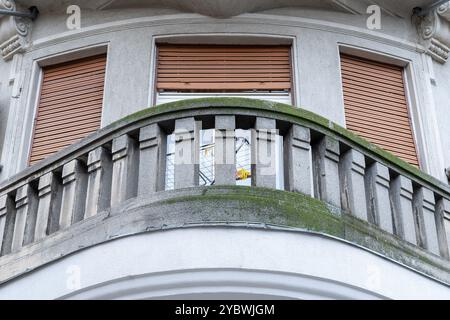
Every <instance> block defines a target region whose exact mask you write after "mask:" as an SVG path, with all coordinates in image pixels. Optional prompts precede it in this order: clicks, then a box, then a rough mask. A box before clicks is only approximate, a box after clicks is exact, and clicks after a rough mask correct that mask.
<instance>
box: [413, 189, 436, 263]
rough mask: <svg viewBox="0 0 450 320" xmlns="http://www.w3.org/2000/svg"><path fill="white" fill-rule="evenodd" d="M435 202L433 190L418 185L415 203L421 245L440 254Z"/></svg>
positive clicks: (417, 230)
mask: <svg viewBox="0 0 450 320" xmlns="http://www.w3.org/2000/svg"><path fill="white" fill-rule="evenodd" d="M434 202H435V200H434V193H433V192H432V191H431V190H429V189H427V188H425V187H418V188H417V190H416V191H415V192H414V200H413V204H414V210H415V215H416V221H417V223H416V227H417V229H416V233H417V234H418V235H419V245H421V246H422V247H423V248H425V249H427V250H429V251H431V252H432V253H434V254H439V244H438V237H437V229H436V219H435V217H434V215H435V203H434Z"/></svg>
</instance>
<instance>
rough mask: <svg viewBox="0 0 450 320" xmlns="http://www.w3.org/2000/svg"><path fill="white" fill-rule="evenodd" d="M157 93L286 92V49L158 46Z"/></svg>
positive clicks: (288, 72)
mask: <svg viewBox="0 0 450 320" xmlns="http://www.w3.org/2000/svg"><path fill="white" fill-rule="evenodd" d="M156 88H157V90H158V91H179V92H189V91H193V92H195V91H197V92H198V91H252V90H262V91H270V90H273V91H289V90H290V89H291V58H290V47H288V46H244V45H239V46H238V45H236V46H221V45H159V46H158V57H157V81H156Z"/></svg>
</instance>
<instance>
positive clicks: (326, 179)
mask: <svg viewBox="0 0 450 320" xmlns="http://www.w3.org/2000/svg"><path fill="white" fill-rule="evenodd" d="M339 155H340V147H339V142H338V141H337V140H336V139H334V138H332V137H328V136H325V137H323V138H322V139H321V140H320V141H319V142H318V143H317V144H315V145H314V148H313V168H314V170H313V171H314V194H315V196H316V197H317V198H319V199H321V200H323V201H325V202H328V203H329V204H332V205H334V206H336V207H340V206H341V196H340V184H339Z"/></svg>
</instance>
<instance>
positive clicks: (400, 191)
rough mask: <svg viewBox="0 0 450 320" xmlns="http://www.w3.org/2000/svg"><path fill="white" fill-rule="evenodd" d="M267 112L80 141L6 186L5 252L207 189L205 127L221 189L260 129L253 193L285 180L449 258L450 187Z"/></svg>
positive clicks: (135, 125) (122, 130) (180, 119)
mask: <svg viewBox="0 0 450 320" xmlns="http://www.w3.org/2000/svg"><path fill="white" fill-rule="evenodd" d="M271 108H272V107H271ZM238 110H241V109H238ZM268 110H269V111H270V112H273V118H271V117H269V114H268V112H269V111H267V112H266V113H265V114H260V113H259V112H258V111H257V110H254V111H249V110H247V109H242V110H241V113H239V112H236V114H230V113H226V112H222V111H220V110H208V111H204V114H203V115H200V116H195V118H194V115H195V114H196V113H195V110H194V111H189V110H188V111H186V110H181V111H180V112H183V113H182V114H181V115H180V116H177V115H176V113H175V114H173V115H171V114H168V115H165V114H164V113H161V118H158V119H159V120H154V118H152V116H149V117H147V118H143V119H141V120H140V122H137V120H136V121H131V122H129V123H128V124H127V125H129V129H128V127H127V126H123V127H120V126H119V127H117V128H115V129H114V130H112V131H111V132H108V131H106V133H99V137H97V138H96V140H91V141H90V142H89V143H85V144H83V143H84V142H81V144H80V147H79V149H77V150H79V151H77V150H75V151H71V152H72V153H67V154H66V155H64V156H61V158H59V159H57V160H52V162H51V163H49V164H48V166H46V167H45V166H44V167H42V168H40V169H33V167H32V168H30V171H29V172H28V173H27V174H26V175H24V176H21V177H19V178H17V179H16V180H11V181H10V182H8V184H7V185H6V186H5V185H3V186H2V187H1V188H0V248H1V256H11V254H14V253H17V252H18V251H20V250H22V249H24V248H23V247H24V246H27V245H28V244H31V243H33V242H37V241H39V242H42V241H46V239H49V238H52V236H53V234H54V233H56V231H58V230H59V232H57V233H58V234H61V232H62V233H64V232H70V229H71V226H72V225H73V224H77V223H79V222H81V221H83V220H95V216H98V215H101V214H105V213H106V214H107V213H108V211H110V210H111V208H117V207H119V208H120V210H115V211H114V212H120V213H121V212H122V211H121V210H122V208H126V206H129V205H130V204H133V202H128V200H131V199H134V198H136V199H139V200H136V201H144V200H146V199H153V198H155V199H159V198H160V197H164V196H165V195H164V196H163V195H161V194H166V193H167V194H169V193H170V192H177V191H178V190H177V189H183V188H192V189H190V190H195V189H196V188H206V189H207V188H208V187H199V186H198V184H199V159H200V149H199V143H200V138H199V137H200V136H199V135H200V130H201V128H202V126H204V127H205V129H213V130H214V132H215V133H214V136H215V140H214V161H213V162H212V164H211V165H212V166H213V169H214V170H213V172H214V173H213V174H214V177H213V178H214V182H213V184H215V185H221V186H222V187H223V186H233V185H235V184H236V165H237V159H236V142H235V141H236V133H235V130H237V129H246V130H247V129H251V130H252V134H251V143H250V148H251V153H252V154H251V159H252V164H251V170H252V172H251V173H252V176H251V179H252V187H264V188H271V189H275V188H276V187H277V179H279V178H280V175H283V177H282V178H283V179H284V189H285V190H286V191H289V192H290V193H289V194H291V193H293V194H295V193H302V194H304V195H306V196H307V197H313V198H317V199H318V200H321V201H322V202H323V203H325V205H326V206H327V207H330V208H333V213H336V216H337V217H338V218H337V219H344V218H346V219H347V218H351V219H354V220H355V221H360V220H362V221H364V223H365V224H366V225H367V224H369V225H371V228H374V229H381V230H383V231H384V233H383V234H389V235H392V237H393V238H395V239H398V240H399V241H402V246H409V247H408V248H414V250H422V251H423V252H426V254H429V253H430V254H431V255H432V256H433V257H437V256H440V257H442V258H443V259H447V260H448V259H449V251H450V192H448V190H447V189H445V188H443V187H442V186H439V185H436V184H433V183H431V182H426V181H423V180H420V179H419V177H416V176H414V175H412V174H405V172H406V171H405V170H404V169H403V168H401V167H399V166H398V165H396V164H393V163H390V162H389V161H388V160H385V159H383V157H381V156H379V155H378V156H377V155H376V154H374V153H373V152H372V151H371V150H369V149H367V148H364V147H363V146H359V145H358V144H357V143H355V141H351V140H350V139H349V138H345V137H342V136H340V135H339V134H337V133H336V132H333V131H327V130H330V129H329V127H328V126H327V127H323V128H318V126H317V124H312V123H309V122H308V121H310V120H305V119H304V120H302V121H298V122H296V121H294V120H292V117H291V116H289V118H288V119H291V120H287V118H286V117H285V118H283V117H279V118H277V117H276V116H277V113H274V111H273V110H272V109H268ZM163 116H165V117H163ZM243 124H245V125H243ZM170 134H174V137H175V147H174V149H175V153H174V172H173V174H174V181H175V183H174V185H175V191H167V192H166V191H164V186H165V176H166V172H165V170H166V160H167V158H166V156H167V155H166V154H167V152H166V149H167V137H168V135H170ZM278 134H279V135H281V138H280V141H281V139H282V140H283V149H284V151H283V155H281V156H280V155H278V159H281V161H283V164H284V168H283V172H279V170H278V169H277V168H278V167H277V163H276V162H277V160H276V159H277V154H276V152H280V151H279V150H280V149H278V148H276V141H277V139H278V138H276V137H277V135H278ZM38 168H39V167H38ZM33 170H34V171H33ZM126 201H127V203H126V206H125V207H121V206H123V205H124V203H125V202H126ZM124 210H125V209H124ZM211 210H214V208H211ZM120 213H115V214H120ZM88 218H89V219H88ZM90 218H92V219H90ZM84 222H86V223H87V222H88V221H83V223H84ZM360 222H361V221H360ZM1 259H3V257H1V258H0V260H1Z"/></svg>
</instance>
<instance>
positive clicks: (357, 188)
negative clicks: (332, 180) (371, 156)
mask: <svg viewBox="0 0 450 320" xmlns="http://www.w3.org/2000/svg"><path fill="white" fill-rule="evenodd" d="M365 168H366V163H365V160H364V155H363V154H362V153H361V152H358V151H356V150H348V151H347V152H346V153H344V154H343V155H342V158H341V162H340V168H339V171H340V181H341V202H342V208H343V209H344V210H346V211H348V212H349V213H351V214H352V215H354V216H355V217H357V218H359V219H361V220H365V221H367V220H369V221H370V222H372V223H375V219H374V218H370V217H368V210H367V206H366V205H367V203H366V193H365V187H364V174H365Z"/></svg>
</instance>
